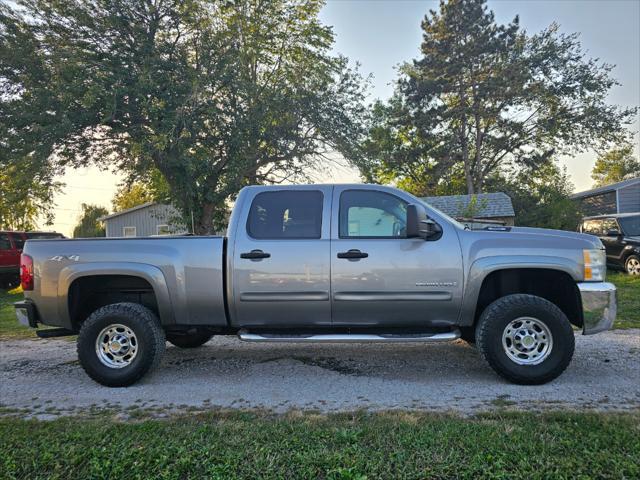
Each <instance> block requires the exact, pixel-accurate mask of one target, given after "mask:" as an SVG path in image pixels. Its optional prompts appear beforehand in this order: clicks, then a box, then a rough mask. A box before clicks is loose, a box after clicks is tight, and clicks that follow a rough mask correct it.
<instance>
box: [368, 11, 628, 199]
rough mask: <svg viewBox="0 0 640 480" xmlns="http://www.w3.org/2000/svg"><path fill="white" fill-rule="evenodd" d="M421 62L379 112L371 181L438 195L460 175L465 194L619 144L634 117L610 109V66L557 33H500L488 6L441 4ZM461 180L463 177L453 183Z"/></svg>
mask: <svg viewBox="0 0 640 480" xmlns="http://www.w3.org/2000/svg"><path fill="white" fill-rule="evenodd" d="M422 29H423V32H424V33H423V41H422V45H421V52H422V56H421V57H420V58H418V59H417V60H414V61H413V62H412V63H407V64H405V65H403V66H402V67H401V69H400V77H399V79H398V82H397V86H396V90H395V93H394V96H393V98H392V99H391V100H390V101H389V102H386V103H382V102H380V103H378V104H376V105H375V107H374V109H373V114H372V121H371V126H370V129H369V136H368V139H367V140H366V141H365V143H364V150H365V151H366V152H367V154H368V156H367V157H365V158H366V161H364V162H363V164H362V165H361V169H362V170H363V173H364V175H365V176H366V177H368V178H370V179H374V180H379V181H396V182H398V181H401V182H405V183H406V184H407V185H408V186H409V187H411V190H412V191H413V192H414V193H417V194H420V195H424V194H428V193H431V194H432V193H435V192H437V190H438V189H439V188H441V187H442V186H443V184H444V187H443V188H444V189H445V190H446V189H447V188H448V187H447V186H446V184H447V183H448V182H453V183H454V186H455V187H456V188H458V186H459V183H460V182H459V178H460V176H459V175H458V172H460V174H461V176H462V178H463V179H464V184H463V186H464V191H465V192H466V193H470V194H473V193H480V192H482V191H483V190H484V189H485V184H486V182H487V179H488V178H490V177H491V176H492V175H495V174H496V173H500V172H503V171H506V170H507V169H516V168H531V167H535V166H538V165H543V164H545V163H548V162H549V161H550V159H551V158H552V156H557V155H562V154H569V153H576V152H582V151H586V150H588V149H591V148H593V147H595V146H598V147H602V146H603V145H606V144H609V143H610V142H615V141H618V140H619V139H620V138H621V137H622V136H623V135H624V126H625V125H626V124H628V123H630V121H631V120H632V118H633V117H634V115H635V112H636V109H625V108H619V107H616V106H612V105H609V104H607V102H606V98H607V94H608V92H609V90H610V88H611V87H612V86H614V85H616V84H617V82H616V81H615V80H614V79H613V78H612V77H611V69H612V66H611V65H607V64H603V63H599V62H598V61H596V60H593V59H589V58H587V56H586V54H585V52H584V51H583V49H582V48H581V45H580V42H579V40H578V36H577V35H576V34H572V35H565V34H562V33H560V32H559V28H558V26H557V25H556V24H552V25H551V26H550V27H548V28H547V29H545V30H543V31H542V32H540V33H538V34H536V35H528V34H527V33H526V32H525V31H524V30H522V29H521V28H520V25H519V20H518V17H516V18H515V19H514V20H513V21H512V22H511V23H509V24H507V25H499V24H497V23H496V21H495V18H494V15H493V12H490V11H488V10H487V7H486V0H448V1H441V2H440V8H439V11H438V12H436V11H430V12H429V13H428V14H427V15H426V17H425V18H424V21H423V22H422ZM453 172H455V175H452V173H453Z"/></svg>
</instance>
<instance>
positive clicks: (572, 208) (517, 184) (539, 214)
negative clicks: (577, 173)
mask: <svg viewBox="0 0 640 480" xmlns="http://www.w3.org/2000/svg"><path fill="white" fill-rule="evenodd" d="M573 188H574V187H573V184H572V183H571V181H570V180H569V175H568V174H567V171H566V168H563V169H561V168H559V167H558V166H557V164H556V163H555V162H547V163H545V164H544V165H542V166H541V167H537V168H526V169H523V170H521V171H519V172H518V173H517V174H511V175H498V176H493V177H491V178H489V179H487V189H489V190H491V191H501V192H505V193H506V194H507V195H509V197H511V201H512V203H513V208H514V210H515V214H516V218H515V222H516V225H520V226H527V227H540V228H555V229H559V230H571V231H575V230H576V228H577V226H578V223H579V222H580V219H581V218H582V215H581V212H580V209H579V205H578V204H577V203H576V202H574V201H573V200H571V199H570V198H569V195H571V193H572V192H573Z"/></svg>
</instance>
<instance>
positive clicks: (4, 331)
mask: <svg viewBox="0 0 640 480" xmlns="http://www.w3.org/2000/svg"><path fill="white" fill-rule="evenodd" d="M20 300H22V293H9V292H7V291H6V290H0V339H3V338H4V339H7V338H38V337H36V334H35V330H33V329H31V328H28V327H23V326H22V325H20V324H19V323H18V319H17V318H16V313H15V309H14V308H13V304H14V302H18V301H20Z"/></svg>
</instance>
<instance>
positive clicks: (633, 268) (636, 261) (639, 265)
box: [624, 255, 640, 275]
mask: <svg viewBox="0 0 640 480" xmlns="http://www.w3.org/2000/svg"><path fill="white" fill-rule="evenodd" d="M624 269H625V271H626V272H627V273H628V274H629V275H640V257H639V256H638V255H629V258H627V260H626V262H624Z"/></svg>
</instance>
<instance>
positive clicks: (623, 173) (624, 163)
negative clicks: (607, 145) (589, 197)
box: [591, 140, 640, 187]
mask: <svg viewBox="0 0 640 480" xmlns="http://www.w3.org/2000/svg"><path fill="white" fill-rule="evenodd" d="M634 177H640V161H638V159H637V158H636V157H635V156H634V155H633V143H632V142H631V141H629V140H627V141H625V142H622V143H620V144H619V145H617V146H616V147H614V148H612V149H611V150H609V151H607V152H605V153H603V154H602V155H599V156H598V158H597V159H596V164H595V165H594V167H593V170H592V171H591V178H592V179H593V181H594V185H593V186H594V187H601V186H603V185H609V184H611V183H616V182H622V181H623V180H628V179H629V178H634Z"/></svg>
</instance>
